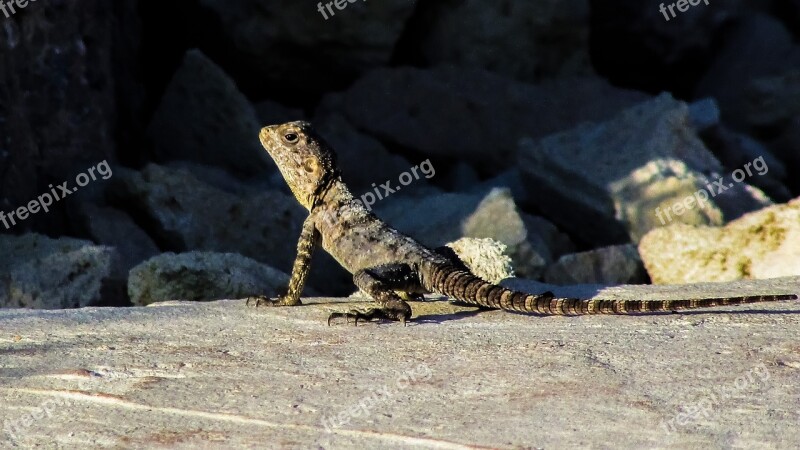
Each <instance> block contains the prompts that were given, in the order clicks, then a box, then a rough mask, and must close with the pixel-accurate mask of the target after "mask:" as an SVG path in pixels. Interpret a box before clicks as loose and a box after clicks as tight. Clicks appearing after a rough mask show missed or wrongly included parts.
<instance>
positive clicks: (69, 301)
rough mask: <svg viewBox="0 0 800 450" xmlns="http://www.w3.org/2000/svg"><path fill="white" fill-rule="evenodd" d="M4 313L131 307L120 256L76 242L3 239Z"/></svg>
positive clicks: (0, 287)
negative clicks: (105, 306)
mask: <svg viewBox="0 0 800 450" xmlns="http://www.w3.org/2000/svg"><path fill="white" fill-rule="evenodd" d="M0 254H2V255H3V257H2V258H0V308H37V309H63V308H80V307H84V306H98V305H121V304H124V303H125V302H126V299H125V297H124V292H123V291H122V289H121V288H122V287H123V286H124V280H122V276H121V275H122V274H121V271H120V267H119V255H118V254H117V252H116V250H114V249H113V248H111V247H106V246H101V245H94V244H93V243H91V242H89V241H82V240H78V239H72V238H60V239H51V238H49V237H47V236H44V235H41V234H35V233H29V234H25V235H22V236H9V235H2V234H0Z"/></svg>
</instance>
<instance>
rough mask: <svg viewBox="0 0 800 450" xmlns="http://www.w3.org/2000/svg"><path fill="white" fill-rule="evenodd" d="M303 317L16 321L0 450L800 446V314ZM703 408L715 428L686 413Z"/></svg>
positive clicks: (174, 308)
mask: <svg viewBox="0 0 800 450" xmlns="http://www.w3.org/2000/svg"><path fill="white" fill-rule="evenodd" d="M798 286H800V278H798V277H795V278H790V279H777V280H756V281H749V282H746V283H744V282H743V283H729V284H722V285H720V284H707V285H701V286H694V285H689V286H687V285H682V286H621V287H614V288H608V289H602V290H598V289H596V288H584V289H583V290H582V291H583V293H584V294H586V293H588V294H590V295H597V296H600V297H602V298H612V299H613V298H638V299H652V298H670V297H672V298H677V297H684V296H686V295H695V296H702V297H715V296H725V295H745V294H758V293H761V294H763V293H787V292H794V293H798V294H800V291H799V290H798ZM555 292H556V293H557V294H558V295H563V294H564V292H566V290H565V289H561V288H555ZM303 301H304V303H305V304H306V305H305V306H302V307H297V308H260V309H258V310H254V309H253V308H246V307H245V305H244V301H221V302H167V303H157V304H154V305H153V306H150V307H137V308H87V309H80V310H70V311H47V312H44V311H16V310H15V311H0V323H2V324H3V325H2V326H3V332H2V335H0V343H1V344H0V345H2V348H3V356H2V358H0V368H2V374H3V376H2V384H0V417H1V418H2V420H3V422H2V429H0V446H2V447H4V448H5V447H12V445H17V446H18V448H69V449H73V448H74V449H77V448H80V449H99V448H164V447H169V448H180V449H190V448H201V449H230V448H264V447H292V448H326V449H339V448H397V449H419V448H437V449H452V450H456V449H465V450H466V449H472V448H476V447H482V448H529V447H532V446H535V447H540V448H585V447H597V448H620V449H640V448H663V447H670V448H709V449H712V448H729V447H740V448H764V447H768V448H793V447H794V446H795V445H796V443H797V442H799V441H800V429H798V427H797V423H798V419H800V416H799V415H798V414H799V413H798V410H797V405H798V404H800V383H798V382H797V380H798V377H800V369H798V363H800V354H799V353H798V351H797V330H798V329H800V302H798V301H786V302H780V303H771V304H770V303H765V304H758V305H747V306H740V307H719V308H714V309H711V310H707V311H705V312H703V313H693V314H652V315H646V316H584V317H533V316H525V315H521V314H511V313H506V312H503V311H484V312H477V311H476V310H475V308H464V307H458V306H453V305H450V304H449V303H448V302H443V301H430V302H414V303H413V304H412V307H413V308H414V313H415V318H417V319H418V320H417V321H415V322H411V323H410V324H409V326H407V327H403V326H401V325H399V324H396V323H395V324H375V323H373V324H364V325H361V324H360V325H359V326H358V327H354V326H352V325H350V326H346V325H336V326H331V327H328V326H327V324H326V323H325V319H326V318H327V316H328V314H329V313H330V312H332V311H346V310H349V309H352V308H361V307H365V306H368V305H369V304H368V303H356V302H348V303H340V302H341V299H330V298H322V299H306V298H304V299H303ZM388 345H391V348H392V350H391V351H388V350H387V346H388ZM720 394H722V395H720ZM711 395H714V397H713V398H714V400H713V401H711V400H707V399H711V398H712V397H711ZM709 402H710V405H709ZM698 405H700V406H707V409H706V410H707V415H706V414H695V415H692V414H691V413H689V414H686V411H687V408H694V407H696V406H698ZM45 408H47V409H46V410H45ZM706 410H704V412H705V411H706ZM765 411H767V412H768V413H765ZM543 418H546V421H545V422H546V424H545V425H542V424H541V422H542V421H543V420H544V419H543ZM332 420H334V421H335V422H332ZM670 421H672V422H671V423H672V425H673V427H671V426H670ZM12 448H14V447H12Z"/></svg>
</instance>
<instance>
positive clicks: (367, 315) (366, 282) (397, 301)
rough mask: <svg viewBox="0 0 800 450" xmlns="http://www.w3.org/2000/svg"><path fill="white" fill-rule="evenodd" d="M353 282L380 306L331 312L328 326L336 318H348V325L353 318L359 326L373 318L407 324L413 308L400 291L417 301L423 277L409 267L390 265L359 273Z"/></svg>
mask: <svg viewBox="0 0 800 450" xmlns="http://www.w3.org/2000/svg"><path fill="white" fill-rule="evenodd" d="M353 282H354V283H355V285H356V286H358V288H359V289H361V290H362V291H364V292H366V293H367V294H368V295H369V296H370V297H372V298H373V299H374V300H375V301H376V302H378V307H377V308H370V309H368V310H366V311H356V310H351V311H349V312H334V313H331V315H330V316H329V317H328V325H330V323H331V320H332V319H335V318H338V317H344V318H345V319H346V320H347V322H348V323H349V322H350V319H353V321H354V323H355V324H356V325H358V321H359V320H364V321H370V320H372V319H385V320H393V321H400V322H403V324H405V323H406V322H407V321H408V320H409V319H410V318H411V306H409V304H408V303H406V301H405V300H403V298H402V297H401V296H400V295H398V294H397V292H396V291H400V292H405V293H406V296H409V297H411V298H415V297H414V295H415V294H414V293H416V292H418V291H419V290H420V287H421V286H420V282H419V277H418V276H417V274H416V272H415V271H414V270H413V269H412V268H411V267H410V266H409V265H408V264H386V265H382V266H377V267H373V268H370V269H365V270H359V271H358V272H356V273H355V275H353Z"/></svg>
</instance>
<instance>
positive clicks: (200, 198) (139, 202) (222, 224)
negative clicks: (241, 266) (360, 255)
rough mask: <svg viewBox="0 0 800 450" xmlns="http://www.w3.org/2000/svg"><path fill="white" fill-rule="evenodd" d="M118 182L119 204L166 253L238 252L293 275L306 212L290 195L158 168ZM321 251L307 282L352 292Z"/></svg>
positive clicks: (347, 279)
mask: <svg viewBox="0 0 800 450" xmlns="http://www.w3.org/2000/svg"><path fill="white" fill-rule="evenodd" d="M114 180H115V185H114V186H113V191H114V197H115V198H116V200H117V203H120V204H125V205H126V206H127V207H129V208H131V209H133V210H136V211H137V212H138V214H141V215H143V217H146V218H147V220H148V221H149V222H150V223H152V226H153V233H154V234H156V235H157V236H158V239H159V241H160V242H165V243H169V245H171V247H170V248H168V250H173V251H178V252H186V251H192V250H201V251H213V252H223V253H238V254H240V255H243V256H247V257H249V258H253V259H255V260H256V261H259V262H263V263H266V264H268V265H270V266H272V267H275V268H277V269H279V270H282V271H284V272H289V271H291V268H292V263H293V262H294V258H295V255H296V254H297V237H298V236H299V234H300V228H301V225H302V223H303V220H304V219H305V217H306V215H307V212H306V211H305V210H304V209H303V208H302V207H301V206H300V205H299V204H298V203H297V201H296V200H295V199H294V198H293V197H291V196H290V195H288V194H283V193H281V192H277V191H265V192H257V193H252V192H249V191H247V190H243V191H242V192H241V193H239V194H234V193H230V192H225V191H223V190H221V189H218V188H216V187H213V186H211V185H209V184H206V183H205V182H203V181H201V180H198V179H197V178H196V177H195V176H194V175H192V173H190V172H189V171H188V170H187V169H185V168H166V167H162V166H158V165H155V164H150V165H148V166H146V167H145V168H144V169H142V171H141V172H132V171H120V172H119V174H118V175H117V176H116V178H115V179H114ZM322 253H323V252H320V255H319V256H320V257H319V258H315V259H314V264H313V267H312V270H311V273H310V274H309V283H310V284H311V285H312V286H315V285H319V286H325V291H324V292H326V293H327V292H335V293H343V292H346V291H349V290H350V289H351V288H352V282H351V280H352V277H351V276H350V275H349V274H347V272H345V271H344V269H342V268H341V267H340V266H339V265H338V263H336V262H335V261H334V260H333V258H331V257H330V256H328V255H327V254H322Z"/></svg>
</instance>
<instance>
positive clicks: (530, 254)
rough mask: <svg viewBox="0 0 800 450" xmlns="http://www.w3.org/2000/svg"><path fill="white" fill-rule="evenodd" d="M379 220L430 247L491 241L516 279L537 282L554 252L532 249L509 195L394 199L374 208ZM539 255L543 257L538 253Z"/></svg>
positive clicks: (504, 192)
mask: <svg viewBox="0 0 800 450" xmlns="http://www.w3.org/2000/svg"><path fill="white" fill-rule="evenodd" d="M376 213H377V215H378V217H380V218H381V219H384V220H385V221H386V222H387V223H389V224H391V226H392V227H394V228H396V229H398V230H399V231H401V232H403V233H406V234H408V235H409V236H412V237H414V238H415V239H418V240H419V241H420V242H421V243H423V244H424V245H427V246H429V247H439V246H441V245H444V244H445V243H447V242H451V241H455V240H457V239H459V238H461V237H472V238H491V239H494V240H496V241H499V242H501V243H503V244H504V245H506V246H507V251H506V254H507V255H509V256H510V257H511V258H512V261H513V266H514V269H515V270H516V271H517V273H518V274H521V273H524V274H526V276H529V277H533V278H535V277H538V276H540V275H541V273H542V272H543V271H544V267H545V265H546V264H547V263H548V262H550V261H551V260H552V259H551V258H552V257H551V255H552V252H551V251H549V249H546V248H542V246H541V245H538V244H540V242H537V247H538V248H534V245H533V244H532V243H531V242H533V241H536V240H537V238H535V237H533V236H531V237H529V235H530V233H529V230H527V229H526V227H525V223H524V218H523V216H522V214H521V213H520V211H519V210H518V209H517V207H516V205H515V204H514V200H513V198H511V195H510V193H509V192H508V190H507V189H496V190H492V191H489V192H486V193H483V194H459V193H444V194H438V195H432V196H427V197H422V198H410V197H392V198H389V199H386V200H385V201H383V202H381V203H379V204H377V205H376ZM540 252H541V253H540Z"/></svg>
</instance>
